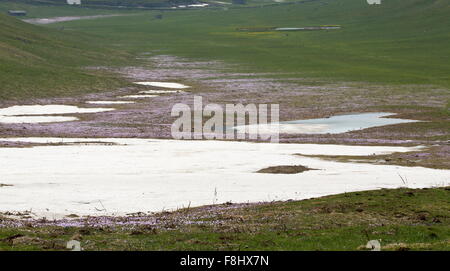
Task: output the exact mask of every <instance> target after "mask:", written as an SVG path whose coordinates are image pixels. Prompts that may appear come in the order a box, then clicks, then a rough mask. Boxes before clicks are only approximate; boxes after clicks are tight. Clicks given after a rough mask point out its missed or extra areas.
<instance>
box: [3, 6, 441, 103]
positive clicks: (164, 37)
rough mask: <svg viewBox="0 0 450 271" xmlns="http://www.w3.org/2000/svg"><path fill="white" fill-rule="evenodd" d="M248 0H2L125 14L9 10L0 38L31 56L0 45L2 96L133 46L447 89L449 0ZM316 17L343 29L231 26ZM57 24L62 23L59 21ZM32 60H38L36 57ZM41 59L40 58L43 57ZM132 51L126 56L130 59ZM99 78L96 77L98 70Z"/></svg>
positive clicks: (251, 66) (261, 67)
mask: <svg viewBox="0 0 450 271" xmlns="http://www.w3.org/2000/svg"><path fill="white" fill-rule="evenodd" d="M219 2H220V1H219ZM248 3H249V5H248V7H246V8H238V6H240V5H233V6H234V7H235V8H231V9H228V10H225V9H203V10H183V11H178V10H173V11H164V12H162V11H136V10H134V11H133V10H132V11H120V10H118V9H91V8H83V7H70V6H67V5H65V6H43V5H29V4H17V3H12V2H11V1H7V2H2V3H0V10H3V11H6V10H7V9H11V7H13V6H14V5H16V7H17V9H20V8H24V9H26V10H27V11H29V16H30V17H54V16H67V15H94V14H111V13H123V14H124V15H127V16H120V17H111V18H103V19H98V20H82V21H72V22H65V23H59V24H52V25H48V26H46V27H45V28H53V29H54V30H52V31H50V30H49V32H48V31H44V27H34V26H29V25H25V24H18V23H16V21H14V23H13V21H12V19H8V21H7V22H8V23H7V24H5V23H4V21H5V20H6V18H3V17H1V21H0V23H1V24H2V25H1V27H0V31H2V34H3V33H5V35H3V36H2V37H0V42H1V44H2V46H3V47H5V46H9V47H10V48H11V47H15V46H16V44H17V45H19V47H17V48H19V49H20V48H22V49H23V51H26V52H27V53H31V54H32V55H33V56H34V57H33V58H31V57H26V58H24V59H26V61H25V62H23V61H22V60H21V59H20V58H18V57H17V56H15V53H12V51H11V50H12V49H11V50H10V51H5V50H2V52H0V59H2V62H1V69H2V70H3V71H5V72H4V73H3V74H2V77H1V79H0V80H1V82H2V86H1V87H0V88H1V90H0V97H3V98H6V97H11V96H17V97H20V94H17V95H16V94H14V95H12V94H10V92H11V90H12V89H14V88H15V87H16V88H17V87H19V89H23V90H24V91H25V90H26V91H25V92H29V91H31V90H30V89H29V88H28V87H26V86H27V85H32V86H33V93H34V94H35V95H36V96H40V94H39V93H41V92H40V91H37V92H36V91H35V90H34V88H35V87H34V86H36V84H35V83H34V82H36V80H39V82H41V83H39V84H38V85H37V88H42V89H43V90H42V93H55V91H53V90H52V91H48V90H44V89H45V88H47V87H51V88H54V87H55V86H56V85H60V86H61V88H62V89H66V90H69V89H73V87H74V85H73V83H69V82H76V81H82V82H85V81H86V80H85V79H84V77H85V76H87V75H86V74H85V73H84V72H82V73H81V74H78V73H77V72H73V70H71V68H69V67H75V66H77V67H80V66H83V65H102V64H113V62H116V60H115V58H110V57H107V59H105V58H104V57H105V56H106V55H111V54H109V53H104V51H103V50H100V49H99V48H108V50H120V51H121V52H127V53H130V54H132V55H137V54H140V53H144V52H149V51H152V50H158V51H159V52H161V53H164V54H173V55H178V56H185V57H191V58H194V59H208V60H209V59H214V60H221V61H225V62H228V63H237V64H240V65H239V66H238V67H239V68H237V69H241V70H246V71H251V72H259V71H261V72H279V73H280V75H279V76H280V77H281V76H283V74H290V75H289V76H296V77H298V78H318V79H321V80H330V81H355V82H368V83H376V84H432V85H437V86H442V87H446V88H450V54H449V52H450V51H449V48H450V31H449V30H450V20H448V15H449V14H450V7H449V3H448V1H446V0H390V1H384V2H383V4H382V5H379V6H370V5H368V4H367V3H366V1H363V0H337V1H331V2H330V1H324V0H316V1H313V2H307V3H299V2H295V3H291V4H283V5H276V6H266V7H254V6H253V7H252V6H251V5H252V3H253V2H252V1H249V2H248ZM157 14H160V15H162V19H156V18H155V15H157ZM8 24H9V25H8ZM318 25H341V26H342V29H340V30H330V31H308V32H304V31H299V32H239V31H236V29H237V28H240V27H256V28H259V27H302V26H318ZM63 26H64V30H61V29H62V28H61V27H63ZM10 27H13V28H16V29H17V31H16V32H14V35H16V36H18V37H11V31H10V29H8V28H10ZM22 28H23V29H24V30H21V29H22ZM28 35H33V36H36V37H43V36H42V35H48V36H49V37H50V38H48V39H47V38H43V39H39V38H38V40H40V42H37V43H36V44H34V45H30V44H29V43H26V42H23V41H22V42H20V41H19V40H20V39H22V38H24V37H25V39H27V38H26V36H28ZM52 39H56V40H58V42H54V41H52ZM59 41H64V42H66V41H68V42H69V43H64V44H65V45H64V46H63V47H64V48H63V47H58V46H56V45H60V42H59ZM5 43H6V44H7V45H5ZM69 44H70V45H69ZM37 45H38V46H37ZM55 46H56V47H58V48H59V49H61V50H62V51H61V50H59V49H55ZM112 46H114V47H112ZM72 47H73V48H72ZM17 48H16V49H17ZM16 49H15V50H16ZM50 52H51V53H50ZM59 54H61V55H62V57H60V56H59ZM91 54H94V55H95V57H91ZM120 54H122V53H120ZM120 54H119V55H120ZM112 55H117V54H112ZM13 56H14V57H13ZM12 58H15V62H14V61H12V60H11V59H12ZM3 59H4V60H3ZM22 59H23V57H22ZM31 59H34V60H33V61H32V60H31ZM38 59H39V60H41V62H39V63H38V62H37V60H38ZM42 59H46V60H45V61H44V62H42ZM132 59H133V57H131V56H130V57H129V58H128V60H132ZM6 60H7V61H6ZM122 60H123V59H122ZM19 63H20V64H19ZM49 63H51V64H52V65H55V66H56V67H58V68H57V69H56V71H55V74H53V73H51V72H43V71H45V70H47V69H53V68H51V65H50V66H49V65H48V64H49ZM14 65H16V66H14ZM60 67H63V68H60ZM41 73H42V74H41ZM56 74H58V76H56ZM292 74H296V75H292ZM25 75H26V76H25ZM79 75H82V76H81V77H80V78H82V79H79V78H78V76H79ZM33 76H34V77H33ZM36 78H37V79H36ZM62 78H64V80H62ZM65 78H72V79H71V80H65ZM93 78H94V77H92V78H91V79H93ZM96 78H97V79H98V80H99V81H98V82H103V81H102V80H103V79H102V78H98V77H96ZM57 82H59V83H57ZM94 86H95V84H94ZM73 91H75V90H73ZM73 91H69V92H67V94H69V93H74V92H73ZM18 92H21V91H18ZM62 92H63V91H62V90H61V91H58V93H62ZM75 92H76V91H75Z"/></svg>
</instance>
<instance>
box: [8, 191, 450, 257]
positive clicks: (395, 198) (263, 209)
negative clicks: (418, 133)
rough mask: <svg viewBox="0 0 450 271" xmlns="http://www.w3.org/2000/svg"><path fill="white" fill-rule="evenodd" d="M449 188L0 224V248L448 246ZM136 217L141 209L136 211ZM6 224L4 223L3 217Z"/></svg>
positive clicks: (433, 247) (442, 247)
mask: <svg viewBox="0 0 450 271" xmlns="http://www.w3.org/2000/svg"><path fill="white" fill-rule="evenodd" d="M449 199H450V188H448V187H447V188H430V189H407V188H401V189H394V190H387V189H383V190H377V191H367V192H356V193H346V194H341V195H335V196H328V197H323V198H316V199H310V200H303V201H288V202H273V203H263V204H240V205H234V204H230V203H228V204H225V205H218V206H206V207H200V208H190V209H183V210H179V211H176V212H173V213H160V214H155V215H151V216H148V217H146V218H145V217H143V220H142V221H148V222H152V221H153V222H154V223H148V224H145V225H134V224H132V223H131V224H130V225H128V226H127V224H126V221H127V220H126V219H122V220H121V224H123V223H125V224H124V225H123V226H119V225H97V226H95V227H94V226H90V224H89V223H86V225H85V226H84V227H58V226H44V227H43V226H39V224H40V222H39V221H36V222H30V223H29V227H21V228H11V227H6V228H5V227H3V228H2V227H0V239H1V241H0V250H43V249H44V250H64V249H65V242H67V241H68V240H71V239H76V240H80V241H81V244H82V247H83V248H84V249H85V250H361V249H364V247H365V244H366V243H367V241H369V240H374V239H377V240H381V245H382V250H450V216H449V214H450V201H449ZM136 215H137V216H139V214H136ZM2 221H3V222H1V223H5V222H6V220H5V218H2Z"/></svg>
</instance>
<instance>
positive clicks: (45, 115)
mask: <svg viewBox="0 0 450 271" xmlns="http://www.w3.org/2000/svg"><path fill="white" fill-rule="evenodd" d="M112 110H114V108H80V107H78V106H73V105H15V106H11V107H7V108H1V109H0V123H45V122H64V121H74V120H78V118H76V117H67V116H50V115H56V114H76V113H99V112H107V111H112Z"/></svg>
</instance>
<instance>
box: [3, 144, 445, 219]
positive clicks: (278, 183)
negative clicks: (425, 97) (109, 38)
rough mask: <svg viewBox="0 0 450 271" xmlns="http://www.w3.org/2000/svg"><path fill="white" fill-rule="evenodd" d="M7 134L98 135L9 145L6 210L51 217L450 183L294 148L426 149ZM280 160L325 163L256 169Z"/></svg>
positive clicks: (433, 173) (345, 151)
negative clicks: (283, 170)
mask: <svg viewBox="0 0 450 271" xmlns="http://www.w3.org/2000/svg"><path fill="white" fill-rule="evenodd" d="M0 140H1V141H21V142H35V143H76V142H89V143H90V144H68V145H53V146H36V147H31V148H0V164H1V165H2V166H1V167H0V176H2V178H1V183H4V184H8V185H12V186H3V187H1V188H0V211H3V212H4V211H26V210H28V211H29V210H31V211H32V212H33V213H35V214H36V215H38V216H45V217H47V218H61V217H63V216H65V215H68V214H72V213H75V214H79V215H125V214H128V213H132V212H139V211H141V212H146V211H162V210H171V209H175V208H179V207H187V206H188V205H190V206H199V205H205V204H213V203H223V202H227V201H232V202H236V203H238V202H258V201H273V200H287V199H306V198H311V197H319V196H324V195H330V194H338V193H343V192H351V191H360V190H370V189H379V188H398V187H401V186H408V187H414V188H420V187H431V186H443V185H448V184H449V180H450V171H448V170H437V169H427V168H421V167H400V166H390V165H372V164H364V163H339V162H332V161H324V160H320V159H316V158H308V157H302V156H299V155H294V154H314V155H320V154H323V155H336V154H340V155H372V154H386V153H391V152H406V151H414V150H417V149H419V148H420V147H380V146H343V145H317V144H270V143H259V144H258V143H249V142H224V141H176V140H156V139H58V138H21V139H18V138H4V139H0ZM93 142H98V143H99V144H94V143H93ZM102 143H115V144H114V145H111V144H102ZM277 165H303V166H307V167H310V168H314V169H319V170H311V171H307V172H304V173H300V174H288V175H284V174H261V173H255V171H257V170H260V169H262V168H266V167H269V166H277ZM399 175H400V176H402V178H403V179H405V180H407V183H406V184H405V183H403V181H402V180H401V178H400V177H399Z"/></svg>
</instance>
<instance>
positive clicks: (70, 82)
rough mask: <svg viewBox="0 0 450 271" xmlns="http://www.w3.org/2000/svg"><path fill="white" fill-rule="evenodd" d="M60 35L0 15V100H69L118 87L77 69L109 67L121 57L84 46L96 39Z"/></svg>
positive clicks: (107, 78) (103, 77)
mask: <svg viewBox="0 0 450 271" xmlns="http://www.w3.org/2000/svg"><path fill="white" fill-rule="evenodd" d="M66 32H67V33H66ZM66 32H62V31H57V30H51V29H46V28H43V27H38V26H33V25H30V24H27V23H23V22H21V21H19V20H17V19H15V18H13V17H10V16H5V15H0V75H1V76H0V100H1V99H14V98H18V99H20V98H33V97H46V96H60V95H74V94H80V93H84V92H91V91H96V90H102V89H107V88H108V87H110V86H119V85H120V84H121V83H119V81H118V80H117V79H115V78H112V77H111V75H105V74H99V73H97V74H94V73H93V72H88V71H86V70H84V69H82V68H81V67H83V66H86V65H102V64H106V63H114V60H116V61H118V60H120V59H123V58H124V56H125V54H123V53H119V52H117V51H113V50H109V49H107V50H106V49H102V48H101V47H95V46H94V45H90V44H94V42H95V41H96V40H95V38H94V37H91V36H89V35H80V34H78V33H73V32H70V31H66ZM89 43H90V44H89ZM111 55H116V56H117V58H114V57H111Z"/></svg>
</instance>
